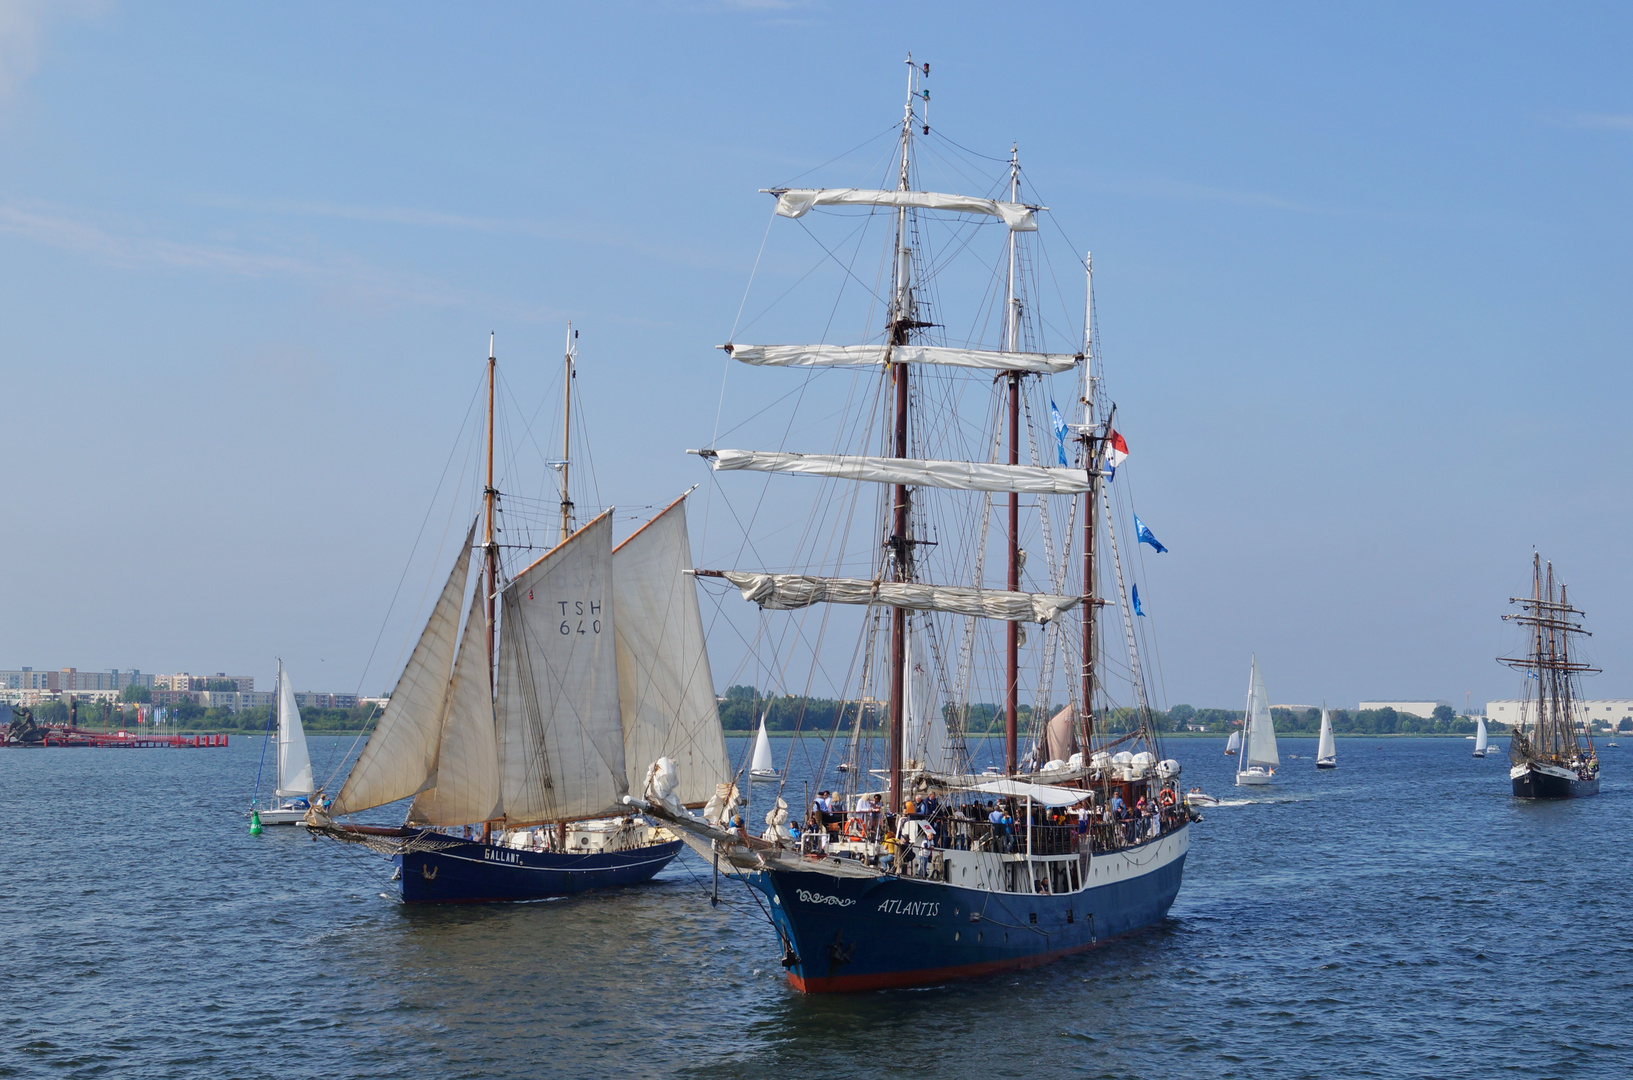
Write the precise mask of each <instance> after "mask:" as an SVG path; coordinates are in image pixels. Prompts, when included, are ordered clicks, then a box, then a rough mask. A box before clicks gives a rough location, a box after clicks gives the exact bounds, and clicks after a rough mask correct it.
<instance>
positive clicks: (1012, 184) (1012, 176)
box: [1004, 145, 1021, 775]
mask: <svg viewBox="0 0 1633 1080" xmlns="http://www.w3.org/2000/svg"><path fill="white" fill-rule="evenodd" d="M1016 149H1017V148H1016V146H1014V145H1011V146H1010V148H1009V199H1010V201H1011V202H1018V201H1019V191H1020V164H1019V162H1018V160H1017V158H1016ZM1016 303H1017V301H1016V299H1015V230H1014V229H1011V230H1009V270H1008V273H1007V274H1006V275H1005V286H1004V349H1005V351H1007V352H1014V351H1015V344H1016V332H1017V330H1018V329H1019V323H1020V319H1019V318H1018V317H1017V316H1018V312H1017V311H1016ZM1008 381H1009V463H1010V464H1011V465H1019V464H1020V463H1021V373H1020V372H1019V371H1011V372H1010V373H1009V375H1008ZM1020 527H1021V496H1020V493H1019V492H1016V491H1011V492H1010V493H1009V560H1008V561H1009V579H1008V580H1009V584H1008V589H1009V591H1010V592H1019V591H1020V588H1021V541H1020ZM1004 644H1005V652H1006V654H1007V658H1008V668H1007V675H1006V677H1005V680H1006V681H1005V686H1004V772H1005V773H1006V774H1010V775H1013V774H1014V772H1015V770H1016V768H1017V767H1018V766H1017V760H1016V741H1017V738H1018V736H1019V732H1020V680H1021V663H1020V653H1021V627H1020V624H1019V623H1018V622H1015V621H1014V620H1013V619H1012V620H1010V621H1009V622H1007V623H1005V624H1004Z"/></svg>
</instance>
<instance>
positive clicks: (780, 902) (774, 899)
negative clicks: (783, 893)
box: [771, 896, 782, 907]
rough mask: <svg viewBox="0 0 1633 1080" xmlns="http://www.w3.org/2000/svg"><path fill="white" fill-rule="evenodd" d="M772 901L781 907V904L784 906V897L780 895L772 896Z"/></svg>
mask: <svg viewBox="0 0 1633 1080" xmlns="http://www.w3.org/2000/svg"><path fill="white" fill-rule="evenodd" d="M771 902H772V903H773V904H776V905H777V906H778V907H781V906H782V897H780V896H773V897H772V898H771Z"/></svg>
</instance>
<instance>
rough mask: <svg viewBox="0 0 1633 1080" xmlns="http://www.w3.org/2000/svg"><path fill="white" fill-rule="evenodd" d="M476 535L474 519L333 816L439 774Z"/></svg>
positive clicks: (391, 798) (411, 789) (415, 788)
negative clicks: (456, 645) (444, 714)
mask: <svg viewBox="0 0 1633 1080" xmlns="http://www.w3.org/2000/svg"><path fill="white" fill-rule="evenodd" d="M475 539H476V523H475V522H472V523H471V531H470V532H468V533H466V534H465V544H464V546H463V547H461V548H460V549H459V557H458V558H457V559H455V560H454V568H453V570H452V571H451V572H450V573H449V574H448V582H447V584H445V585H444V586H443V587H442V595H441V596H439V597H437V603H436V606H435V607H434V608H432V609H431V617H430V618H429V619H428V620H426V623H425V629H424V630H423V631H422V632H421V633H420V640H419V641H418V642H417V643H416V644H415V646H414V652H413V653H412V654H411V655H410V656H409V658H408V666H406V667H405V668H403V674H402V677H401V678H399V679H398V680H397V686H396V688H395V689H393V690H392V691H391V700H390V701H389V702H388V703H387V704H386V709H385V712H383V713H381V714H380V722H379V723H378V724H376V725H375V726H374V734H373V735H370V736H369V741H368V742H367V743H366V744H364V746H363V752H362V753H361V754H359V755H358V756H357V763H356V764H355V765H353V766H352V771H351V773H350V774H349V775H348V776H347V777H346V783H345V784H344V785H342V787H341V789H340V794H339V795H337V796H336V797H335V801H334V805H333V806H331V807H330V809H329V812H330V813H331V814H335V815H339V814H351V813H355V812H356V811H358V810H367V809H368V808H369V807H371V806H380V805H382V804H384V803H388V802H396V801H397V800H398V799H406V798H407V797H408V796H410V795H414V794H417V793H418V792H419V791H420V790H421V789H422V788H424V787H425V785H426V782H427V781H429V780H430V779H431V778H432V776H433V774H434V773H435V771H436V766H437V742H438V740H439V738H440V736H441V734H442V712H443V706H444V703H445V702H446V701H447V697H448V676H449V673H450V672H451V671H452V670H453V666H454V641H455V639H456V638H457V637H458V636H459V609H460V606H461V601H462V600H464V597H465V579H466V575H467V572H468V571H469V569H470V558H469V553H470V549H471V543H472V542H473V541H474V540H475Z"/></svg>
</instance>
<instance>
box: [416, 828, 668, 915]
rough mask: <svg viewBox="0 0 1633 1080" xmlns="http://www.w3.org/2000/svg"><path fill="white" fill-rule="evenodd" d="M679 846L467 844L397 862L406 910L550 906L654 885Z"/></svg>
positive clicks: (422, 853) (421, 852)
mask: <svg viewBox="0 0 1633 1080" xmlns="http://www.w3.org/2000/svg"><path fill="white" fill-rule="evenodd" d="M680 846H681V843H680V841H679V840H671V841H668V842H667V843H662V844H652V845H649V846H647V847H641V848H634V849H631V850H627V851H608V852H596V853H593V854H586V855H570V854H563V853H557V852H550V851H524V850H521V849H518V848H505V847H494V846H493V845H491V844H483V843H477V842H472V843H467V844H458V845H454V846H451V847H446V848H443V849H441V850H438V851H409V852H404V853H403V854H400V855H395V856H393V857H392V860H391V861H392V862H394V863H396V864H397V870H398V876H399V877H400V878H401V879H402V893H403V903H405V904H483V903H494V902H501V901H514V900H547V899H549V898H551V897H555V896H572V895H574V894H575V893H581V892H589V891H590V890H591V889H615V888H618V887H620V886H624V885H639V884H641V883H642V882H645V881H650V880H651V879H652V876H653V875H654V874H656V873H657V872H658V871H659V870H662V869H663V868H664V867H666V866H668V865H669V863H670V861H671V860H673V859H674V857H675V856H676V854H678V853H679V852H680Z"/></svg>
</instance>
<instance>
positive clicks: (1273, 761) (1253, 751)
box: [1242, 657, 1281, 768]
mask: <svg viewBox="0 0 1633 1080" xmlns="http://www.w3.org/2000/svg"><path fill="white" fill-rule="evenodd" d="M1248 698H1249V700H1251V701H1252V711H1251V715H1249V717H1248V733H1247V745H1246V746H1244V747H1243V748H1242V760H1243V762H1245V763H1246V764H1248V765H1263V766H1265V767H1266V768H1268V767H1270V766H1272V765H1280V764H1281V755H1280V754H1278V753H1276V726H1275V724H1274V723H1273V722H1272V721H1271V719H1270V695H1269V694H1268V693H1266V692H1265V688H1264V676H1263V675H1260V674H1259V660H1258V658H1257V657H1255V658H1254V660H1253V678H1252V682H1251V683H1250V684H1249V688H1248Z"/></svg>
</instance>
